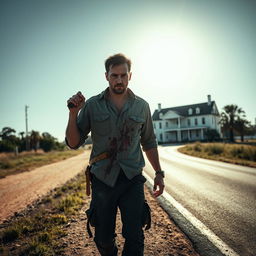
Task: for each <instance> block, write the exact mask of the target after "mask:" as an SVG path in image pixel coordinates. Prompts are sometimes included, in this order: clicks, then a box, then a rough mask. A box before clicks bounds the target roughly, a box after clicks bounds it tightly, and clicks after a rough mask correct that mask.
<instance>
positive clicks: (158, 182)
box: [153, 175, 164, 197]
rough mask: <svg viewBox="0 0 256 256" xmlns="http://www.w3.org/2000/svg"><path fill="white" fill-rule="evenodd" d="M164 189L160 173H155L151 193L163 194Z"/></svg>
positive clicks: (156, 195)
mask: <svg viewBox="0 0 256 256" xmlns="http://www.w3.org/2000/svg"><path fill="white" fill-rule="evenodd" d="M163 191H164V178H163V176H162V175H156V177H155V179H154V188H153V195H154V197H158V196H160V195H162V194H163Z"/></svg>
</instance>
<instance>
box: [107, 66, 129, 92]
mask: <svg viewBox="0 0 256 256" xmlns="http://www.w3.org/2000/svg"><path fill="white" fill-rule="evenodd" d="M131 75H132V73H131V72H129V70H128V65H127V64H126V63H125V64H120V65H116V66H110V69H109V72H108V73H107V72H106V73H105V76H106V79H107V81H108V83H109V88H110V90H111V91H112V92H113V93H115V94H123V93H125V92H126V90H127V87H128V84H129V80H130V79H131Z"/></svg>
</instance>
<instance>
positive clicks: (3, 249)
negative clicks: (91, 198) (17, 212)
mask: <svg viewBox="0 0 256 256" xmlns="http://www.w3.org/2000/svg"><path fill="white" fill-rule="evenodd" d="M60 191H62V192H61V195H59V192H60ZM56 194H58V196H56ZM85 199H86V196H85V176H84V174H83V173H80V174H78V175H77V176H76V177H75V178H73V179H72V180H70V181H68V182H67V183H66V184H65V185H63V186H62V187H58V188H56V189H54V190H53V191H52V192H51V193H50V194H48V195H46V196H45V197H44V198H42V199H40V201H38V203H37V204H36V205H35V207H34V208H33V211H32V212H31V213H29V214H28V213H26V214H25V216H24V217H16V218H13V219H12V221H11V222H10V223H8V224H7V226H6V227H4V228H0V254H1V255H13V256H15V255H17V256H25V255H26V256H29V255H35V256H36V255H42V256H51V255H61V254H62V253H63V248H62V247H61V244H60V241H59V240H60V238H61V237H63V236H65V235H66V233H65V231H63V227H64V226H65V225H67V224H68V223H69V222H70V220H71V218H72V216H73V215H74V214H76V213H77V212H78V211H79V210H80V209H81V207H82V205H83V204H84V202H85ZM17 244H19V245H20V246H19V247H17V246H16V245H17ZM13 247H14V249H13Z"/></svg>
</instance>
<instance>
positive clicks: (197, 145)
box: [194, 142, 202, 152]
mask: <svg viewBox="0 0 256 256" xmlns="http://www.w3.org/2000/svg"><path fill="white" fill-rule="evenodd" d="M194 150H195V151H197V152H201V151H202V145H201V144H200V143H199V142H197V143H196V144H195V145H194Z"/></svg>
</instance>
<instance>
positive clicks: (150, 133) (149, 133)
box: [140, 104, 157, 151]
mask: <svg viewBox="0 0 256 256" xmlns="http://www.w3.org/2000/svg"><path fill="white" fill-rule="evenodd" d="M145 116H146V119H145V123H144V124H143V127H142V130H141V140H140V142H141V145H142V149H143V151H147V150H149V149H151V148H156V147H157V141H156V136H155V133H154V129H153V122H152V117H151V112H150V108H149V105H148V104H146V106H145Z"/></svg>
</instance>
